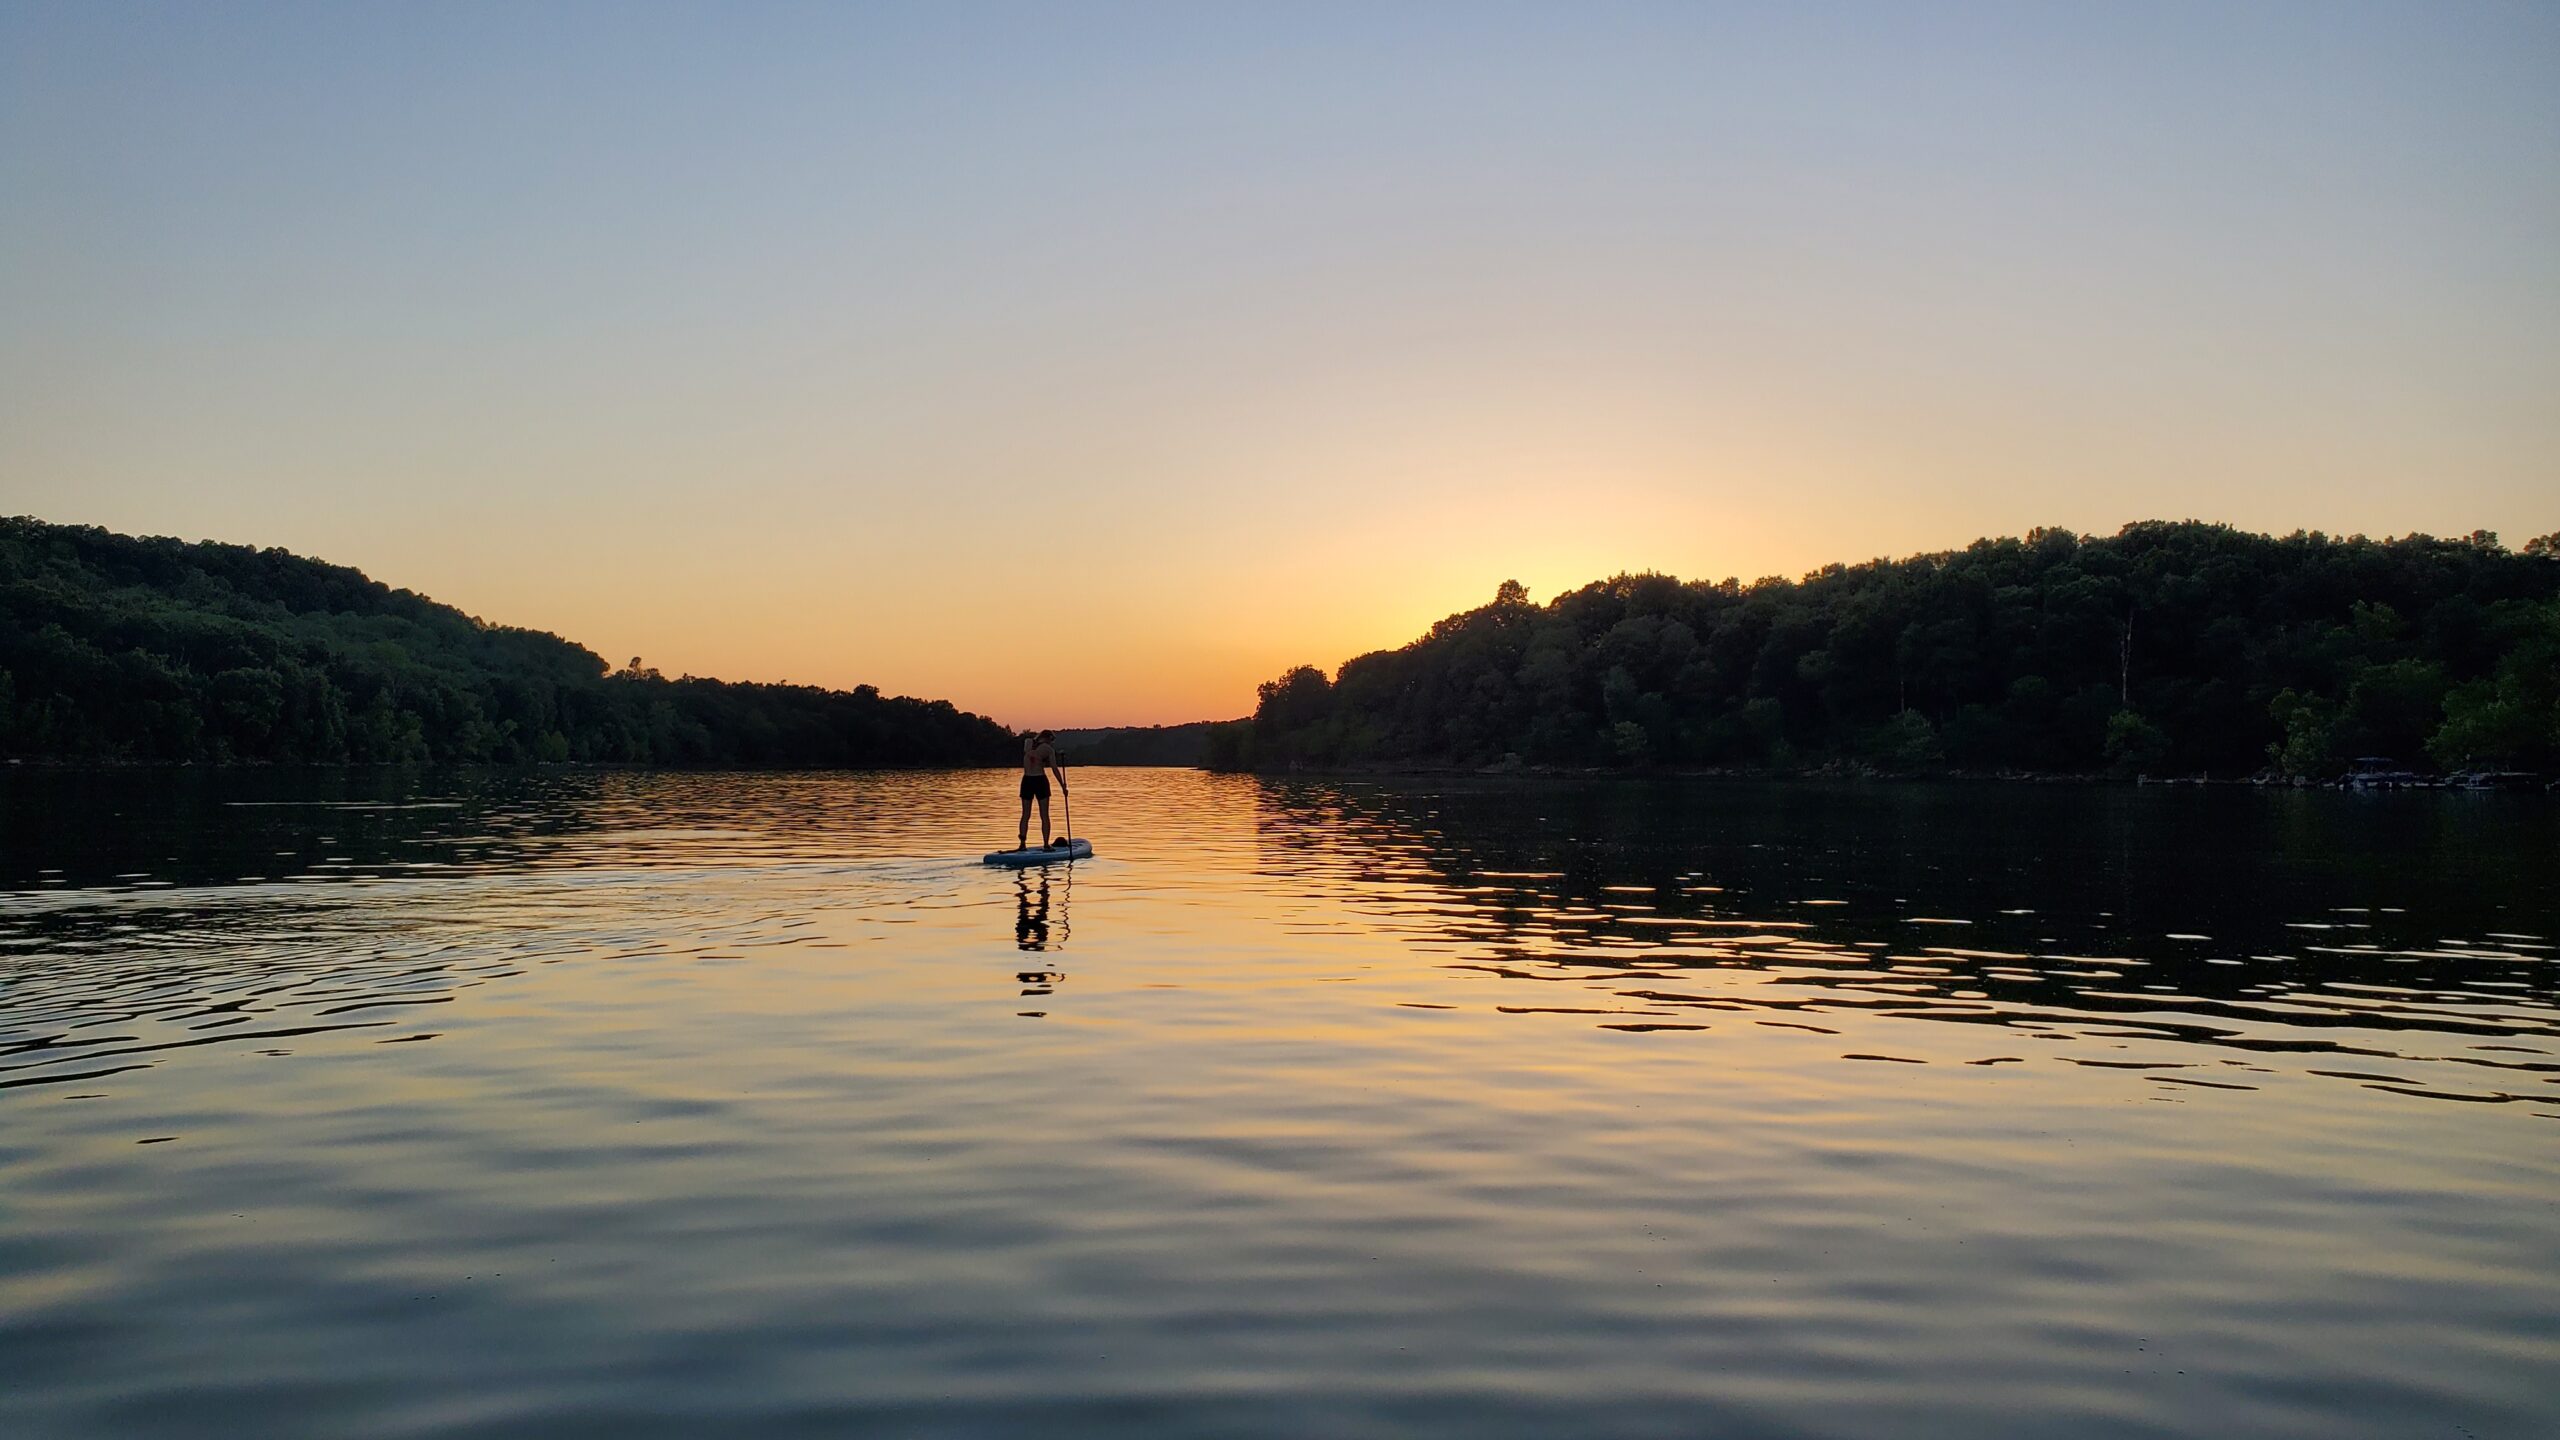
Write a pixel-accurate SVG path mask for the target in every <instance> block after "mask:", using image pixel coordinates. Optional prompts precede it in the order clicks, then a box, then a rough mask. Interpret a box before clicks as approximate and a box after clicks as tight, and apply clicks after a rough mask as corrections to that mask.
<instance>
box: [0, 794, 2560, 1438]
mask: <svg viewBox="0 0 2560 1440" xmlns="http://www.w3.org/2000/svg"><path fill="white" fill-rule="evenodd" d="M1012 790H1013V786H1012V781H1011V778H1010V777H1009V776H1007V775H1004V774H1001V773H998V772H982V773H968V774H938V775H680V774H622V773H608V774H594V773H561V774H548V773H546V774H523V773H491V774H464V775H427V776H405V777H404V776H399V775H391V774H321V775H290V774H266V775H258V774H239V775H225V774H203V773H188V772H181V773H167V772H161V773H127V774H115V775H80V774H38V773H13V774H10V775H7V776H6V777H0V817H4V818H5V820H6V822H7V824H6V832H5V835H0V890H5V891H6V893H5V895H0V1434H5V1435H8V1436H11V1437H24V1440H33V1437H53V1436H115V1437H149V1436H160V1435H183V1436H195V1435H242V1436H249V1435H254V1436H261V1437H281V1436H298V1435H312V1436H346V1435H359V1434H361V1435H368V1436H480V1435H528V1436H529V1435H541V1436H561V1435H596V1436H616V1437H624V1436H661V1435H663V1436H700V1435H759V1436H761V1435H802V1434H805V1435H849V1434H859V1435H866V1436H869V1435H888V1436H899V1435H919V1436H963V1435H967V1436H974V1435H991V1436H992V1435H1026V1434H1038V1435H1096V1436H1104V1435H1108V1436H1169V1435H1200V1436H1291V1437H1296V1436H1323V1437H1334V1436H1364V1435H1451V1436H1457V1435H1463V1436H1470V1437H1474V1436H1502V1435H1517V1436H1540V1437H1545V1436H1564V1435H1593V1436H1613V1435H1629V1436H1637V1435H1643V1436H1652V1435H1661V1436H1675V1435H1676V1436H1707V1435H1712V1436H1736V1437H1753V1436H1874V1437H1909V1436H1924V1437H1926V1436H1946V1437H1978V1436H2056V1437H2061V1436H2069V1437H2104V1436H2228V1435H2253V1436H2256V1435H2263V1436H2301V1437H2320V1440H2336V1437H2354V1436H2375V1437H2383V1436H2389V1437H2406V1436H2444V1437H2453V1440H2460V1437H2493V1436H2515V1437H2528V1436H2532V1437H2546V1436H2551V1435H2560V975H2555V973H2554V972H2555V963H2554V957H2555V951H2554V949H2553V946H2554V943H2555V936H2560V894H2555V889H2554V883H2553V881H2554V874H2555V870H2560V864H2555V862H2556V861H2560V806H2555V805H2553V804H2552V803H2551V802H2550V801H2549V800H2547V799H2546V798H2545V797H2541V796H2508V795H2460V794H2458V795H2432V794H2401V795H2383V796H2348V795H2338V794H2328V793H2322V794H2297V793H2272V794H2270V793H2259V792H2250V791H2244V790H2228V789H2209V790H2194V789H2180V790H2150V789H2146V790H2135V789H2101V788H2082V787H2062V786H2055V787H2032V786H1973V787H1957V786H1917V785H1910V786H1904V785H1871V786H1839V787H1829V786H1821V785H1811V784H1803V785H1754V784H1740V783H1723V784H1719V783H1705V782H1699V783H1688V782H1662V783H1651V784H1648V783H1638V782H1605V783H1604V782H1568V781H1549V780H1450V781H1431V780H1414V781H1395V782H1377V783H1368V782H1349V781H1303V782H1300V781H1272V780H1257V779H1252V778H1246V777H1229V776H1209V775H1202V774H1196V773H1191V772H1184V771H1092V772H1086V773H1084V774H1082V775H1080V776H1079V777H1078V783H1077V785H1076V790H1075V799H1076V801H1077V806H1076V821H1077V826H1078V833H1079V834H1088V835H1090V836H1091V837H1092V838H1093V839H1094V841H1095V843H1096V845H1097V847H1098V848H1099V850H1100V852H1101V853H1100V857H1099V858H1097V859H1095V860H1093V861H1090V862H1086V863H1082V864H1078V865H1076V866H1074V867H1073V868H1072V869H1071V870H1070V869H1065V868H1059V869H1056V870H1053V871H1050V872H1048V873H1037V872H1026V873H1021V874H1015V873H1009V872H1003V871H997V870H991V869H988V868H985V867H982V866H980V865H978V864H976V863H974V861H975V857H976V856H977V855H978V854H979V853H980V852H982V851H985V850H988V849H991V848H995V847H996V846H998V845H999V844H1001V843H1006V842H1008V841H1009V839H1010V836H1011V833H1012V816H1011V810H1012V808H1013V800H1012Z"/></svg>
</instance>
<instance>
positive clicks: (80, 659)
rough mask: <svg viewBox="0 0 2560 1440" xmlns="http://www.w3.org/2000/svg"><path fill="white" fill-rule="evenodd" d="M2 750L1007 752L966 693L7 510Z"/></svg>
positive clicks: (485, 754)
mask: <svg viewBox="0 0 2560 1440" xmlns="http://www.w3.org/2000/svg"><path fill="white" fill-rule="evenodd" d="M0 615H5V619H6V623H5V624H0V754H6V755H10V756H19V757H30V758H46V759H65V760H155V761H212V762H227V761H279V762H323V763H336V762H344V761H356V762H378V763H394V764H424V763H481V762H499V763H515V762H529V761H564V760H583V761H606V762H627V763H641V764H658V765H805V766H837V765H861V766H904V765H956V764H997V763H1002V762H1003V761H1005V760H1007V759H1008V758H1010V756H1011V753H1012V752H1011V746H1010V744H1009V741H1008V737H1007V735H1006V733H1005V731H1004V730H1003V728H1002V727H1000V726H998V725H996V724H995V723H994V722H992V721H989V720H986V719H984V718H982V717H979V716H976V715H968V714H963V713H962V712H960V711H958V710H956V709H954V708H952V706H951V705H950V704H949V702H947V701H939V700H936V701H925V700H913V699H906V698H892V697H886V696H883V695H882V694H881V693H880V692H879V691H878V690H876V689H874V688H873V687H871V686H868V685H865V686H861V687H858V688H857V689H855V690H853V691H851V692H845V691H835V690H823V689H819V688H816V687H814V686H805V685H732V684H724V683H722V682H720V681H717V680H698V679H693V678H690V677H686V678H681V679H676V680H669V679H666V678H665V677H663V676H661V675H659V674H658V672H656V671H654V670H650V669H647V668H645V667H643V666H641V665H640V664H639V663H638V662H637V661H634V662H633V664H632V666H631V667H629V668H628V669H626V670H623V671H620V672H615V673H612V674H608V673H607V672H606V667H605V663H604V661H603V660H601V659H599V658H598V657H597V656H595V655H594V654H592V653H590V652H589V651H587V650H585V649H582V648H580V647H579V646H576V645H573V644H571V643H569V642H568V641H566V640H562V639H560V638H559V637H557V636H553V635H546V634H543V633H541V632H539V631H533V630H521V629H516V628H513V627H510V626H504V625H490V624H487V623H485V622H483V621H480V620H477V619H474V618H472V617H471V616H468V615H465V614H463V613H462V612H461V611H458V610H455V609H452V608H450V607H448V606H444V605H438V604H436V603H434V602H433V601H430V600H427V599H424V598H422V597H420V596H417V595H413V594H411V593H409V592H408V591H405V590H394V589H391V588H390V587H388V586H384V585H380V584H377V583H375V582H374V581H372V580H369V579H367V578H366V577H365V576H363V575H362V574H360V573H358V572H357V571H354V570H350V569H347V568H345V567H343V566H336V565H327V564H323V563H321V562H319V561H314V560H306V559H303V558H301V557H299V556H295V555H290V554H287V553H286V552H284V551H282V550H253V549H250V548H248V547H246V546H239V545H213V544H188V543H185V542H181V541H177V540H166V539H139V538H135V537H132V536H126V535H116V534H112V533H110V532H108V531H104V530H97V529H90V528H85V527H74V526H65V525H49V524H46V523H44V522H42V521H37V520H31V519H23V518H21V519H14V520H0Z"/></svg>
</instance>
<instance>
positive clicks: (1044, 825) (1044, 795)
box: [1040, 785, 1049, 850]
mask: <svg viewBox="0 0 2560 1440" xmlns="http://www.w3.org/2000/svg"><path fill="white" fill-rule="evenodd" d="M1048 845H1049V787H1048V786H1046V785H1043V786H1041V787H1040V846H1041V848H1042V849H1044V850H1045V849H1047V848H1048Z"/></svg>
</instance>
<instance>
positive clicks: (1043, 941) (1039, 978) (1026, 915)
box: [1013, 870, 1076, 1015]
mask: <svg viewBox="0 0 2560 1440" xmlns="http://www.w3.org/2000/svg"><path fill="white" fill-rule="evenodd" d="M1067 873H1068V875H1069V877H1070V878H1069V879H1068V880H1067V881H1066V883H1065V884H1063V885H1061V886H1059V887H1058V893H1057V910H1058V918H1057V935H1056V938H1055V939H1052V938H1051V937H1050V925H1049V872H1048V871H1046V870H1043V871H1041V872H1040V873H1039V876H1038V877H1037V878H1036V879H1035V878H1034V877H1033V876H1032V875H1031V874H1030V873H1029V872H1025V873H1023V874H1021V875H1017V876H1015V877H1014V881H1013V943H1014V948H1016V949H1018V950H1022V951H1024V952H1026V953H1029V954H1040V953H1042V952H1045V951H1048V950H1053V949H1055V950H1063V949H1065V948H1066V944H1067V936H1068V935H1070V934H1071V933H1073V929H1074V927H1073V926H1071V925H1069V924H1068V922H1067V900H1068V898H1069V897H1070V896H1071V895H1072V894H1073V893H1074V891H1075V884H1076V882H1075V880H1074V879H1073V876H1074V873H1075V872H1074V871H1073V870H1070V871H1068V872H1067ZM1013 978H1014V979H1015V981H1017V982H1018V983H1020V985H1021V986H1022V993H1023V994H1025V995H1047V994H1050V993H1051V992H1052V991H1053V990H1054V989H1055V987H1056V986H1057V983H1058V982H1059V981H1061V980H1064V979H1066V978H1067V972H1065V971H1064V970H1058V969H1041V970H1019V971H1016V972H1014V977H1013ZM1022 1013H1023V1014H1025V1015H1044V1014H1046V1013H1048V1012H1046V1011H1041V1010H1026V1011H1024V1012H1022Z"/></svg>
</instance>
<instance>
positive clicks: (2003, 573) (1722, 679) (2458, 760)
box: [1211, 521, 2560, 779]
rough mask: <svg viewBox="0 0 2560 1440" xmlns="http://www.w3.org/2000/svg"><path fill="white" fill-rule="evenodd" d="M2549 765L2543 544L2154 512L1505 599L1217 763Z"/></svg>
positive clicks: (1380, 664)
mask: <svg viewBox="0 0 2560 1440" xmlns="http://www.w3.org/2000/svg"><path fill="white" fill-rule="evenodd" d="M2367 755H2384V756H2390V757H2394V758H2396V759H2397V760H2399V761H2401V762H2403V763H2415V764H2425V763H2428V762H2432V763H2433V764H2435V765H2437V766H2441V767H2443V768H2446V769H2456V768H2472V767H2478V768H2524V769H2537V768H2539V769H2548V768H2551V767H2552V766H2553V764H2554V762H2555V761H2560V536H2546V537H2543V538H2541V539H2537V540H2534V541H2531V542H2529V543H2528V544H2526V545H2525V546H2524V548H2523V549H2522V550H2521V551H2515V550H2510V549H2508V548H2506V547H2505V546H2504V545H2502V544H2500V543H2499V541H2498V538H2497V537H2496V536H2495V535H2493V534H2489V533H2486V532H2475V533H2474V534H2472V535H2469V536H2467V537H2464V538H2461V539H2436V538H2433V537H2429V536H2424V535H2412V536H2408V537H2406V538H2402V539H2391V540H2371V539H2367V538H2365V537H2363V536H2351V537H2347V538H2343V539H2340V538H2333V537H2330V536H2327V535H2321V534H2316V533H2304V532H2297V533H2295V534H2292V535H2286V536H2282V537H2275V536H2267V535H2258V534H2251V533H2248V532H2245V531H2241V530H2237V529H2234V528H2232V527H2230V526H2227V525H2209V524H2202V523H2198V522H2194V521H2187V522H2176V523H2172V522H2164V521H2147V522H2143V523H2139V524H2134V525H2128V526H2126V527H2125V528H2124V529H2123V530H2121V531H2119V532H2118V533H2117V534H2115V535H2112V536H2089V537H2084V536H2080V535H2075V534H2073V533H2071V532H2070V531H2067V530H2058V529H2040V530H2035V531H2032V532H2030V533H2029V534H2027V535H2026V536H2025V537H2023V538H2014V539H1997V540H1992V539H1986V540H1978V541H1975V542H1974V543H1973V544H1971V545H1969V546H1967V547H1965V548H1964V549H1961V550H1952V551H1943V552H1939V553H1935V554H1927V555H1914V556H1910V557H1908V558H1904V559H1898V560H1885V559H1879V560H1873V561H1869V562H1867V563H1865V564H1862V565H1831V566H1827V567H1825V568H1823V569H1821V570H1818V571H1816V572H1814V573H1813V574H1811V575H1807V576H1805V577H1804V578H1803V579H1801V580H1788V579H1782V578H1774V577H1773V578H1770V579H1764V580H1760V581H1757V582H1754V583H1752V584H1748V585H1745V584H1742V583H1740V582H1738V581H1736V580H1730V579H1728V580H1724V581H1721V582H1712V583H1711V582H1705V581H1682V580H1679V579H1676V578H1674V577H1672V576H1669V575H1656V574H1642V575H1620V576H1617V577H1616V578H1614V579H1609V580H1603V581H1600V582H1597V583H1595V584H1591V585H1586V586H1584V587H1582V588H1581V589H1579V590H1575V591H1573V592H1571V593H1569V594H1564V595H1559V596H1557V597H1555V598H1554V599H1552V600H1549V601H1548V602H1546V603H1545V604H1543V605H1540V604H1534V603H1532V602H1531V601H1530V599H1529V597H1528V594H1527V592H1526V591H1525V590H1524V589H1523V588H1522V587H1521V586H1520V585H1519V584H1518V583H1517V582H1505V583H1504V584H1503V585H1502V586H1501V588H1500V589H1499V590H1497V591H1496V593H1495V595H1494V598H1493V601H1492V603H1490V604H1487V605H1484V606H1482V607H1479V608H1477V609H1474V610H1469V611H1466V612H1464V613H1462V614H1457V615H1452V616H1450V617H1449V618H1447V619H1445V620H1443V621H1441V622H1440V623H1438V624H1437V625H1434V626H1433V627H1431V630H1430V632H1429V633H1428V634H1426V635H1423V636H1421V637H1420V638H1418V639H1416V640H1414V641H1413V642H1412V643H1410V644H1408V645H1405V646H1404V647H1403V648H1401V649H1397V650H1388V651H1380V652H1377V653H1375V654H1369V655H1363V656H1360V657H1358V658H1357V659H1354V660H1351V661H1349V662H1347V663H1345V664H1344V665H1343V666H1342V667H1341V669H1340V670H1339V671H1338V672H1336V673H1335V674H1334V675H1332V676H1330V677H1328V676H1327V675H1326V674H1325V673H1324V672H1323V671H1321V670H1319V669H1317V668H1315V667H1314V666H1299V667H1297V668H1295V669H1293V670H1290V671H1289V672H1288V673H1286V674H1284V675H1281V676H1279V677H1278V678H1276V679H1274V680H1272V681H1270V682H1268V683H1266V684H1264V685H1263V686H1262V687H1261V689H1260V703H1259V704H1258V706H1257V707H1256V709H1255V712H1254V714H1253V716H1252V718H1251V719H1249V720H1245V721H1240V722H1237V723H1236V724H1233V725H1230V726H1226V727H1221V728H1219V729H1218V730H1216V731H1215V732H1213V734H1212V737H1211V763H1212V764H1213V765H1216V766H1219V767H1222V768H1237V769H1248V768H1262V769H1271V768H1289V767H1296V766H1311V767H1325V766H1336V765H1352V766H1357V765H1368V764H1390V765H1392V764H1433V765H1485V764H1496V763H1503V762H1506V761H1507V760H1509V759H1512V758H1515V757H1516V758H1517V759H1518V760H1519V761H1521V762H1522V763H1528V764H1552V765H1564V766H1626V767H1640V766H1648V765H1683V766H1708V767H1714V766H1731V767H1738V768H1753V769H1759V768H1769V769H1781V770H1784V769H1797V768H1805V767H1813V766H1823V765H1862V766H1872V767H1875V768H1878V769H1883V770H1889V771H1897V772H1925V771H1932V770H1963V771H2014V772H2040V773H2095V772H2099V771H2115V772H2121V773H2133V772H2149V773H2155V774H2193V773H2197V772H2212V773H2219V774H2225V775H2233V776H2238V775H2242V774H2247V773H2251V772H2256V771H2261V770H2265V771H2272V772H2274V773H2277V774H2281V775H2285V776H2295V777H2307V778H2311V779H2328V778H2332V777H2334V776H2336V775H2337V774H2339V773H2340V772H2341V771H2342V770H2343V769H2344V768H2345V767H2347V766H2348V765H2349V764H2350V763H2351V761H2352V760H2353V759H2354V758H2355V757H2360V756H2367Z"/></svg>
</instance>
